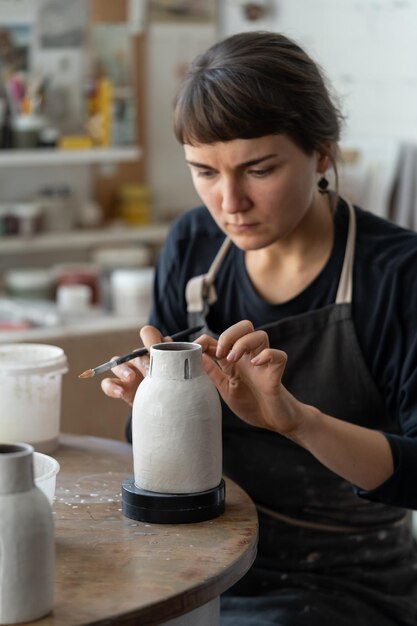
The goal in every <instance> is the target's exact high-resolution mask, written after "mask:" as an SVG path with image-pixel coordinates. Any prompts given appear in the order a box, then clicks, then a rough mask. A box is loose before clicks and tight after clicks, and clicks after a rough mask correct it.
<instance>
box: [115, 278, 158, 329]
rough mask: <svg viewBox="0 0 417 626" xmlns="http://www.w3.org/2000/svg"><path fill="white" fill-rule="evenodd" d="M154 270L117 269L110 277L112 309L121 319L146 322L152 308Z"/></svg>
mask: <svg viewBox="0 0 417 626" xmlns="http://www.w3.org/2000/svg"><path fill="white" fill-rule="evenodd" d="M154 274H155V269H154V268H153V267H142V268H137V269H119V270H115V271H114V272H112V274H111V276H110V283H111V296H112V309H113V312H114V313H115V314H116V315H120V316H121V317H137V318H138V319H140V320H147V319H148V317H149V313H150V310H151V307H152V298H153V280H154Z"/></svg>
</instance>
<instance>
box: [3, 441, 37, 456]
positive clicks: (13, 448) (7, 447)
mask: <svg viewBox="0 0 417 626" xmlns="http://www.w3.org/2000/svg"><path fill="white" fill-rule="evenodd" d="M33 450H34V448H33V446H31V445H30V444H29V443H20V442H18V443H16V442H12V443H7V442H3V443H0V456H3V455H6V454H7V456H11V457H20V456H26V455H27V454H28V453H33Z"/></svg>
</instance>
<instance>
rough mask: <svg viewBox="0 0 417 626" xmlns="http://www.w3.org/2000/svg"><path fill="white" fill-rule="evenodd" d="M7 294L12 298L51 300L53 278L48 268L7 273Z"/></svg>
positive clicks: (5, 281)
mask: <svg viewBox="0 0 417 626" xmlns="http://www.w3.org/2000/svg"><path fill="white" fill-rule="evenodd" d="M4 285H5V288H6V293H7V295H9V296H10V297H12V298H25V299H27V300H51V299H52V296H53V276H52V273H51V271H50V270H49V269H46V268H21V269H13V270H9V271H7V272H5V274H4Z"/></svg>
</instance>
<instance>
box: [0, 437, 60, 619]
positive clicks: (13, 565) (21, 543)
mask: <svg viewBox="0 0 417 626" xmlns="http://www.w3.org/2000/svg"><path fill="white" fill-rule="evenodd" d="M32 463H33V448H32V447H31V446H29V445H26V444H0V512H1V514H0V624H16V623H20V622H28V621H32V620H35V619H38V618H40V617H42V616H44V615H46V614H47V613H49V612H50V611H51V610H52V606H53V587H54V528H53V520H52V510H51V506H50V504H49V502H48V500H47V498H46V496H45V495H44V494H43V493H42V492H41V491H40V489H38V488H37V487H35V485H34V482H33V465H32Z"/></svg>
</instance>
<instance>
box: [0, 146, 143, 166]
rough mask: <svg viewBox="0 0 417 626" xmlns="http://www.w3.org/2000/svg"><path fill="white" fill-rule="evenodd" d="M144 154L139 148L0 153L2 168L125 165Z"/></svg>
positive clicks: (49, 149) (50, 149)
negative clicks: (102, 164) (124, 163)
mask: <svg viewBox="0 0 417 626" xmlns="http://www.w3.org/2000/svg"><path fill="white" fill-rule="evenodd" d="M142 154H143V153H142V149H141V148H139V147H137V146H119V147H111V148H90V149H84V150H60V149H59V148H39V149H34V150H2V151H0V167H16V166H27V165H30V166H45V165H71V164H76V165H81V164H100V163H123V162H130V161H136V160H138V159H140V158H141V157H142Z"/></svg>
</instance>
